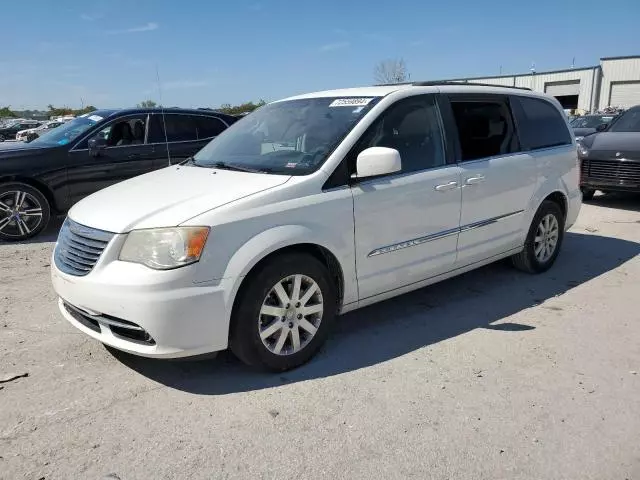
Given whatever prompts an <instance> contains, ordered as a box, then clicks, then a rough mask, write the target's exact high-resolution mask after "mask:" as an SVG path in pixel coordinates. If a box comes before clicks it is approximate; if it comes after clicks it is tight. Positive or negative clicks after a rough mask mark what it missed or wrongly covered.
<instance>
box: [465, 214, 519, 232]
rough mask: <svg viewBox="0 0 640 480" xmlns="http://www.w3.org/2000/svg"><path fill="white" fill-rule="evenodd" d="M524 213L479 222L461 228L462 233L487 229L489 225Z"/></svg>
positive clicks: (499, 216)
mask: <svg viewBox="0 0 640 480" xmlns="http://www.w3.org/2000/svg"><path fill="white" fill-rule="evenodd" d="M523 212H524V210H518V211H517V212H511V213H505V214H504V215H498V216H497V217H493V218H487V219H486V220H481V221H479V222H475V223H470V224H468V225H463V226H462V227H460V232H466V231H467V230H473V229H474V228H480V227H486V226H487V225H491V224H492V223H496V222H499V221H500V220H504V219H505V218H509V217H515V216H516V215H520V214H521V213H523Z"/></svg>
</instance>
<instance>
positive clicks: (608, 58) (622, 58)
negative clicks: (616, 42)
mask: <svg viewBox="0 0 640 480" xmlns="http://www.w3.org/2000/svg"><path fill="white" fill-rule="evenodd" d="M633 58H640V55H627V56H624V57H602V58H601V59H600V61H603V60H604V61H606V60H630V59H633Z"/></svg>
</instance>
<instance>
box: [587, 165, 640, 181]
mask: <svg viewBox="0 0 640 480" xmlns="http://www.w3.org/2000/svg"><path fill="white" fill-rule="evenodd" d="M582 167H583V168H582V175H583V178H587V179H592V180H603V181H607V182H616V183H618V184H620V185H624V184H629V183H631V184H637V183H640V162H628V161H619V160H599V159H588V160H584V161H583V164H582Z"/></svg>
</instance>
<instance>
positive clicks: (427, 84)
mask: <svg viewBox="0 0 640 480" xmlns="http://www.w3.org/2000/svg"><path fill="white" fill-rule="evenodd" d="M411 85H413V86H416V87H437V86H438V85H456V86H460V85H467V86H471V87H498V88H515V89H516V90H529V91H531V89H530V88H527V87H515V86H512V85H496V84H493V83H475V82H451V81H446V80H445V81H440V82H412V83H411Z"/></svg>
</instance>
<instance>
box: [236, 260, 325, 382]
mask: <svg viewBox="0 0 640 480" xmlns="http://www.w3.org/2000/svg"><path fill="white" fill-rule="evenodd" d="M246 281H247V282H248V283H247V284H246V285H244V286H243V288H242V291H241V293H240V296H239V298H238V301H237V302H236V308H235V309H234V313H233V315H232V324H231V334H230V346H231V350H232V351H233V353H234V354H235V355H236V356H237V357H238V358H239V359H240V360H242V361H243V362H245V363H246V364H248V365H250V366H253V367H259V368H263V369H267V370H273V371H285V370H290V369H292V368H295V367H298V366H300V365H302V364H303V363H305V362H307V361H308V360H309V359H311V357H313V355H315V354H316V353H317V351H318V350H319V349H320V347H321V346H322V344H323V343H324V341H325V340H326V338H327V335H328V334H329V331H330V330H331V326H332V325H333V322H334V319H335V317H336V313H337V301H336V289H335V287H334V285H332V282H331V276H330V275H329V272H328V271H327V269H326V267H325V266H324V265H323V264H322V263H321V262H319V261H318V260H317V259H315V258H314V257H312V256H310V255H304V254H286V255H279V256H276V257H274V258H273V259H271V260H267V263H266V264H265V265H263V266H262V267H261V268H260V269H259V270H258V271H257V272H255V273H252V274H251V276H250V277H248V278H247V280H246Z"/></svg>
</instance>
